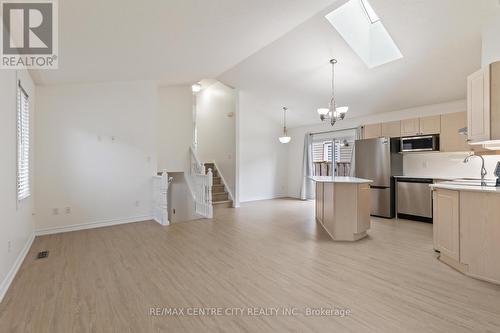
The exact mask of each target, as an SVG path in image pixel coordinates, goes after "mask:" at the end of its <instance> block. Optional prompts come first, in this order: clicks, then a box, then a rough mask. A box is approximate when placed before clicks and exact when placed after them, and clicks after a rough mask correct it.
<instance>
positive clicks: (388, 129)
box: [381, 121, 401, 138]
mask: <svg viewBox="0 0 500 333" xmlns="http://www.w3.org/2000/svg"><path fill="white" fill-rule="evenodd" d="M381 131H382V133H381V134H382V135H381V136H383V137H389V138H399V137H400V136H401V122H400V121H390V122H387V123H382V125H381Z"/></svg>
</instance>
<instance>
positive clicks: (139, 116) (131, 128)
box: [35, 82, 158, 232]
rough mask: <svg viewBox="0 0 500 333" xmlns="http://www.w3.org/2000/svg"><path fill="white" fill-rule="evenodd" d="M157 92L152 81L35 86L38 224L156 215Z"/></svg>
mask: <svg viewBox="0 0 500 333" xmlns="http://www.w3.org/2000/svg"><path fill="white" fill-rule="evenodd" d="M157 100H158V96H157V88H156V85H155V84H153V83H150V82H124V83H99V84H67V85H57V86H39V87H37V110H36V116H35V134H36V136H35V145H36V154H35V156H36V157H35V161H36V164H35V174H36V197H37V200H36V205H35V209H36V228H37V231H39V232H45V231H49V232H50V231H57V230H62V231H64V230H67V229H68V228H70V229H71V228H75V227H78V226H80V225H93V224H96V223H97V224H99V223H104V224H106V223H121V222H132V221H140V220H145V219H150V218H151V214H152V190H151V188H152V176H153V175H154V174H155V172H156V168H157V164H156V146H155V122H156V119H155V117H156V111H157Z"/></svg>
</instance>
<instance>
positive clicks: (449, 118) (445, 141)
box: [439, 112, 470, 152]
mask: <svg viewBox="0 0 500 333" xmlns="http://www.w3.org/2000/svg"><path fill="white" fill-rule="evenodd" d="M464 127H467V112H455V113H448V114H444V115H442V116H441V136H440V139H439V141H440V148H441V149H440V150H441V151H442V152H458V151H469V150H470V147H469V144H468V143H467V137H466V136H465V135H463V134H459V133H458V131H459V130H460V129H462V128H464Z"/></svg>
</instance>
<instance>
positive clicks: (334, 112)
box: [318, 59, 349, 126]
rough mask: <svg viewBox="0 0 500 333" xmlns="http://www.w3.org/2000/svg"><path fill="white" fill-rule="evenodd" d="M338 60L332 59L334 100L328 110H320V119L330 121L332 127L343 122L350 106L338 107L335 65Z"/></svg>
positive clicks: (332, 99) (331, 100)
mask: <svg viewBox="0 0 500 333" xmlns="http://www.w3.org/2000/svg"><path fill="white" fill-rule="evenodd" d="M336 63H337V60H336V59H331V60H330V64H332V98H331V99H330V104H329V106H328V108H321V109H318V114H319V119H321V121H328V122H330V125H332V126H333V125H335V123H336V122H337V121H339V120H343V119H344V118H345V115H346V113H347V110H349V107H348V106H341V107H337V101H336V99H335V64H336Z"/></svg>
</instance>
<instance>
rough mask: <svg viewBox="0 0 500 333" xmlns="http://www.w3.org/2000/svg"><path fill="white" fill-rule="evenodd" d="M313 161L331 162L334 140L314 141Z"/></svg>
mask: <svg viewBox="0 0 500 333" xmlns="http://www.w3.org/2000/svg"><path fill="white" fill-rule="evenodd" d="M312 150H313V162H331V161H332V154H333V151H332V142H331V141H324V142H323V141H320V142H313V144H312Z"/></svg>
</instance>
